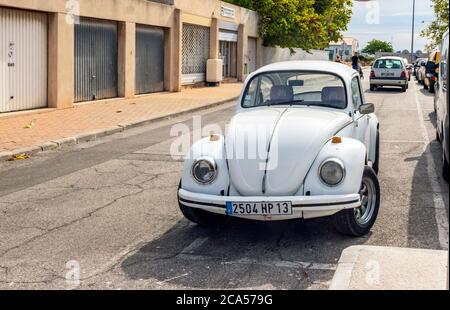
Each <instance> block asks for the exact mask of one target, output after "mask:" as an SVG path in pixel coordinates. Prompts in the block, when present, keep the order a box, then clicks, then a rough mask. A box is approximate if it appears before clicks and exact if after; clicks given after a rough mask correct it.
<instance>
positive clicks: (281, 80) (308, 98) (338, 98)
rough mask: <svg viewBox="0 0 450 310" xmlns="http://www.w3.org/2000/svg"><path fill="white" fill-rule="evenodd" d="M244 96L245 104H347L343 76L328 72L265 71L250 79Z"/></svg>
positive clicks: (341, 106) (243, 103)
mask: <svg viewBox="0 0 450 310" xmlns="http://www.w3.org/2000/svg"><path fill="white" fill-rule="evenodd" d="M243 98H244V99H243V102H242V106H243V107H244V108H252V107H258V106H276V105H303V106H323V107H330V108H336V109H345V108H346V107H347V98H346V92H345V87H344V82H343V80H342V79H341V78H340V77H337V76H335V75H333V74H327V73H311V72H298V71H293V72H270V73H263V74H260V75H257V76H255V77H254V78H253V79H252V80H251V81H250V83H249V84H248V86H247V89H246V91H245V94H244V97H243Z"/></svg>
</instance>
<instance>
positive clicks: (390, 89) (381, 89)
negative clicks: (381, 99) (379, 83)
mask: <svg viewBox="0 0 450 310" xmlns="http://www.w3.org/2000/svg"><path fill="white" fill-rule="evenodd" d="M364 92H365V93H368V94H375V93H401V92H402V89H401V88H400V87H390V86H383V87H379V88H377V89H376V90H373V91H372V90H370V89H366V90H365V91H364Z"/></svg>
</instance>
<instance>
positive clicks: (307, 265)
mask: <svg viewBox="0 0 450 310" xmlns="http://www.w3.org/2000/svg"><path fill="white" fill-rule="evenodd" d="M177 257H178V258H182V259H186V260H195V261H200V260H203V261H205V260H217V259H218V258H217V257H213V256H206V255H188V254H180V255H178V256H177ZM221 264H222V265H262V266H270V267H280V268H292V269H298V268H301V269H306V270H331V271H334V270H336V268H337V264H326V263H313V262H302V261H287V260H267V261H261V260H257V259H253V258H248V257H243V258H240V259H236V260H231V261H223V262H221Z"/></svg>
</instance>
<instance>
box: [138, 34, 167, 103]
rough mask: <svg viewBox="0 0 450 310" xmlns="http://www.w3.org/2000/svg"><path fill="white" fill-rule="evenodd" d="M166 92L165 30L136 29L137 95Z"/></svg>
mask: <svg viewBox="0 0 450 310" xmlns="http://www.w3.org/2000/svg"><path fill="white" fill-rule="evenodd" d="M163 90H164V30H163V29H161V28H156V27H148V26H137V27H136V94H147V93H153V92H160V91H163Z"/></svg>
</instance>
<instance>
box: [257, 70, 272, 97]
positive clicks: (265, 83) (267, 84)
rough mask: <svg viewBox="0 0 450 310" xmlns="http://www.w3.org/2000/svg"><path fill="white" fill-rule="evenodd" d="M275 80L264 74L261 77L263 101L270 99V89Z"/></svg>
mask: <svg viewBox="0 0 450 310" xmlns="http://www.w3.org/2000/svg"><path fill="white" fill-rule="evenodd" d="M272 86H273V82H272V81H271V80H270V79H269V78H268V77H267V76H263V77H262V79H261V87H260V90H261V94H260V95H261V101H262V102H263V103H265V102H268V101H270V91H271V90H272Z"/></svg>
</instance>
